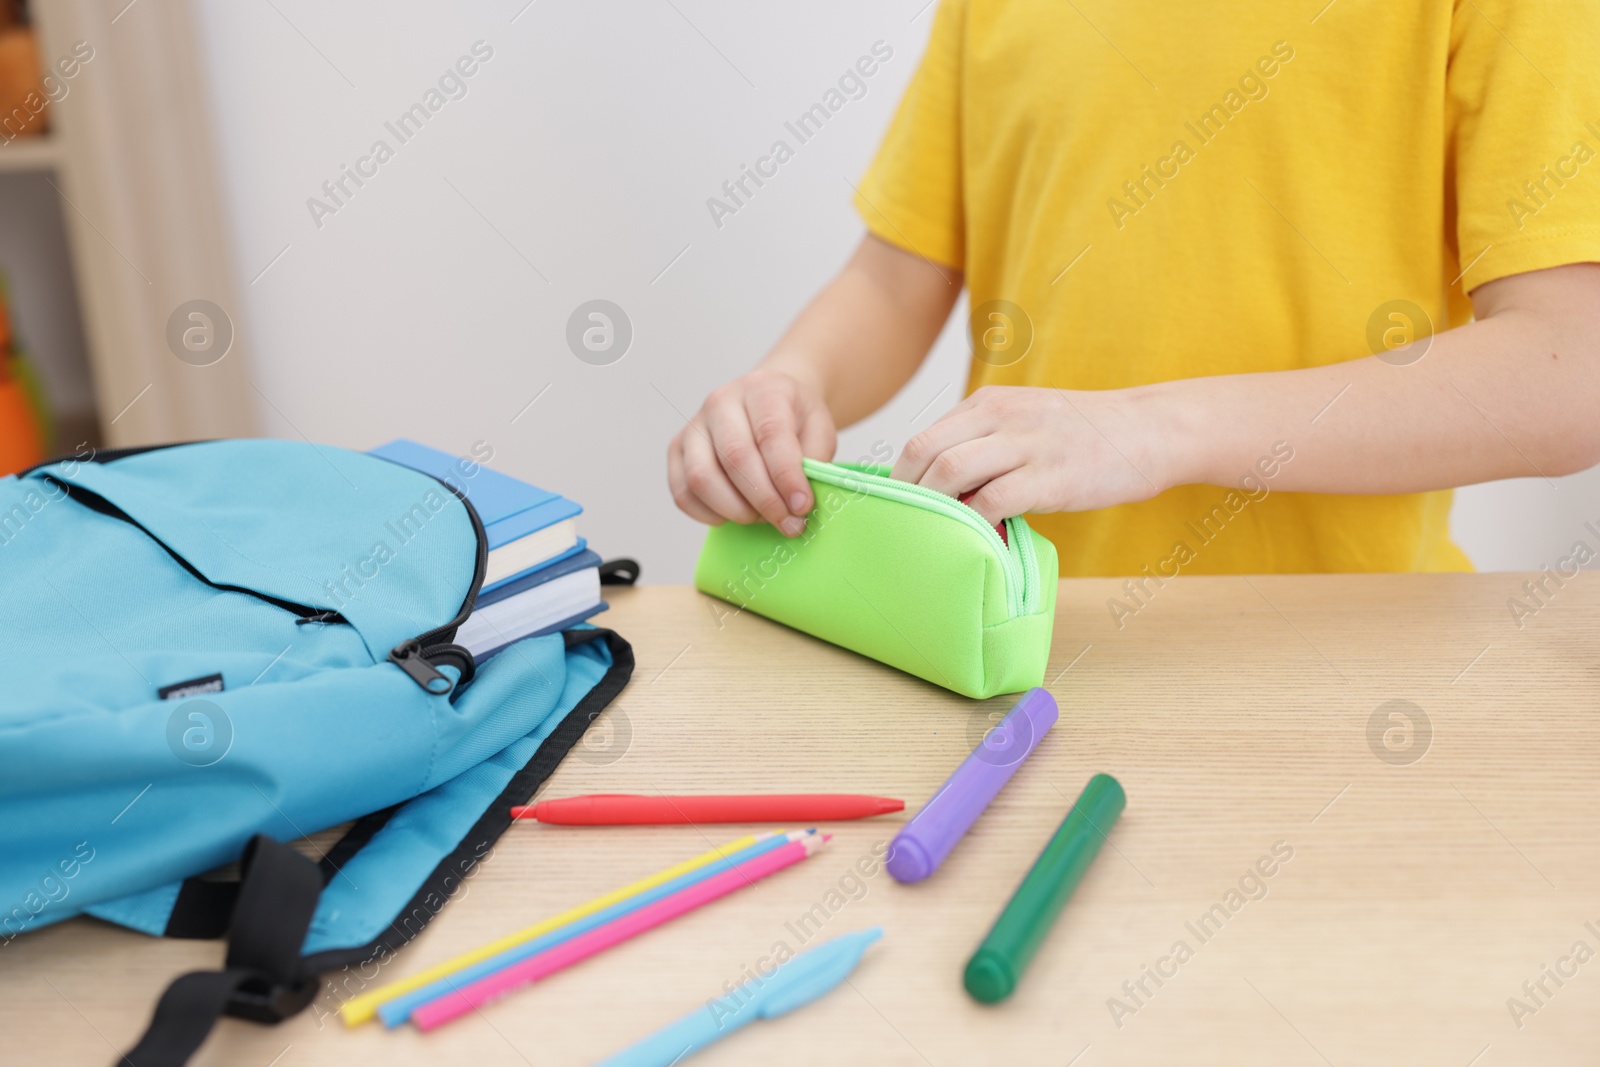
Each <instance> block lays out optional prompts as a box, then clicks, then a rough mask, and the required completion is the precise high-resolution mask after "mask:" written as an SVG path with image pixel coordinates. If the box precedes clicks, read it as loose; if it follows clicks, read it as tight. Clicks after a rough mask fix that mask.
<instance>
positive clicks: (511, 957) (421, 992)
mask: <svg viewBox="0 0 1600 1067" xmlns="http://www.w3.org/2000/svg"><path fill="white" fill-rule="evenodd" d="M814 833H816V830H815V829H810V830H791V831H789V832H788V833H786V834H773V835H772V836H771V837H769V838H766V839H764V840H761V841H757V842H756V843H755V844H753V845H750V846H748V847H746V848H742V849H740V850H739V851H738V852H735V853H732V854H731V855H728V856H724V857H722V858H721V859H719V860H713V861H712V862H711V863H708V864H706V865H705V866H704V867H697V868H695V869H694V870H692V871H689V872H688V873H687V874H680V875H679V876H678V877H676V878H674V879H673V880H672V881H670V882H663V883H662V884H661V885H658V886H656V887H655V888H654V889H649V890H646V891H645V892H643V893H640V894H639V895H638V896H632V897H629V898H628V899H626V900H619V901H617V902H616V903H615V904H613V905H611V906H610V907H609V908H602V909H601V910H599V911H597V912H595V913H594V914H593V915H588V916H585V917H584V918H582V919H579V920H577V921H576V922H571V923H568V924H567V925H566V926H562V927H558V928H557V929H554V930H551V931H550V932H549V933H548V934H544V935H543V936H541V937H536V938H534V939H533V940H532V941H524V942H523V943H522V944H520V945H517V946H516V947H515V948H508V949H506V950H505V951H504V952H501V953H499V954H497V955H494V956H490V957H489V958H488V959H486V960H480V961H479V962H477V963H475V964H473V965H472V966H470V967H464V968H462V969H461V970H459V971H456V972H455V973H454V974H447V975H445V976H444V977H443V978H440V979H439V980H438V981H436V982H430V983H428V984H427V985H425V986H422V987H421V988H420V989H414V990H412V991H411V992H409V993H407V994H405V995H404V996H400V997H395V998H394V999H393V1000H390V1001H386V1002H385V1003H383V1004H380V1005H378V1018H380V1019H382V1020H383V1025H385V1026H387V1027H390V1028H391V1029H392V1028H393V1027H396V1026H399V1025H400V1024H401V1023H403V1022H405V1021H406V1020H407V1019H409V1018H411V1013H412V1012H414V1011H416V1010H417V1009H418V1008H420V1007H422V1006H423V1005H424V1004H426V1003H428V1002H429V1001H430V1000H436V999H438V998H439V997H442V996H445V995H447V994H449V993H452V992H454V991H455V990H457V989H464V988H466V987H467V986H468V985H470V984H472V983H473V982H476V981H477V980H478V979H480V978H484V977H487V976H488V975H491V974H494V973H495V972H496V971H499V970H501V969H502V968H504V967H509V966H510V965H511V964H513V963H517V962H520V961H522V960H525V959H527V958H528V957H529V956H536V955H538V954H539V953H541V952H543V951H545V950H546V949H550V948H554V947H555V946H557V945H559V944H561V943H562V942H563V941H570V940H572V939H573V938H575V937H577V936H578V935H579V934H586V933H588V932H589V931H590V930H593V929H595V928H596V927H599V926H604V925H605V924H606V923H608V922H610V921H611V920H612V919H615V918H617V917H619V916H622V915H626V914H628V913H629V912H631V911H638V910H639V909H640V908H643V907H646V906H648V905H650V904H654V903H655V902H656V901H658V900H663V899H665V898H666V897H670V896H671V895H672V894H674V893H676V892H677V891H678V890H680V889H683V888H685V887H687V886H691V885H694V884H695V883H696V882H701V881H704V880H705V879H707V878H710V877H713V876H714V875H718V874H721V873H722V872H723V871H726V870H730V869H731V868H733V867H736V866H738V865H739V864H741V863H743V862H745V861H746V860H751V859H755V858H756V857H757V856H759V855H761V854H762V853H764V852H771V851H772V850H773V849H776V848H782V847H783V846H784V845H787V844H789V843H790V842H792V841H798V840H800V839H801V838H802V837H806V836H808V835H810V834H814Z"/></svg>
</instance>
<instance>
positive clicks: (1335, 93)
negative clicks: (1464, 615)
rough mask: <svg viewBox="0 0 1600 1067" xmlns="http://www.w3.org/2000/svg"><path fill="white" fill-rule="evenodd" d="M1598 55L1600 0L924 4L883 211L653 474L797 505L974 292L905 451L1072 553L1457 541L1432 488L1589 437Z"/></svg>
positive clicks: (1194, 569)
mask: <svg viewBox="0 0 1600 1067" xmlns="http://www.w3.org/2000/svg"><path fill="white" fill-rule="evenodd" d="M1324 4H1326V6H1323V5H1324ZM1319 7H1320V8H1321V10H1318V8H1319ZM1597 56H1600V2H1596V0H1559V2H1552V3H1548V4H1526V3H1518V2H1517V0H1459V2H1458V3H1451V2H1448V0H1392V2H1388V3H1378V2H1375V0H1372V2H1363V0H1332V2H1327V0H1312V2H1310V3H1308V4H1299V3H1295V4H1286V3H1272V4H1264V3H1260V2H1259V0H1258V2H1245V0H1223V2H1219V3H1211V4H1160V5H1157V4H1155V3H1153V2H1151V0H1143V2H1137V3H1131V2H1123V3H1115V2H1112V0H1010V2H1004V0H942V2H941V4H940V6H939V9H938V11H937V14H936V15H935V22H934V26H933V30H932V35H931V38H930V41H929V44H928V50H927V53H926V55H925V56H924V58H923V60H922V64H921V67H920V68H919V69H918V71H917V73H916V75H915V77H914V79H913V81H912V83H911V85H910V86H909V88H908V89H907V92H906V95H905V97H904V99H903V100H902V101H901V104H900V107H899V111H898V113H897V114H896V116H895V118H894V120H893V123H892V124H891V126H890V128H889V131H888V133H887V135H886V137H885V139H884V142H883V145H882V147H881V148H880V150H879V153H878V156H877V159H876V160H875V161H874V163H873V165H872V167H871V169H870V170H869V171H868V173H867V175H866V177H865V178H864V179H862V181H861V183H860V186H859V193H858V195H857V197H856V207H857V210H858V211H859V212H860V213H861V215H862V218H863V219H864V221H865V222H866V224H867V228H868V230H869V233H868V235H867V236H866V237H865V238H864V239H863V241H862V242H861V245H860V246H859V247H858V248H857V250H856V252H855V254H854V256H853V257H852V258H851V260H850V262H849V263H848V264H847V265H846V266H845V268H844V270H843V271H842V272H841V273H840V274H839V276H838V277H837V278H836V279H834V281H832V282H831V283H830V284H829V285H828V286H827V287H826V288H825V289H824V290H823V291H822V293H821V294H819V295H818V296H817V297H816V299H815V300H814V301H813V302H812V303H811V305H810V306H809V307H807V308H806V309H805V311H803V312H802V313H801V315H800V316H799V318H798V319H797V320H796V321H795V322H794V324H793V325H792V326H791V327H790V329H789V331H788V333H787V334H785V336H784V337H783V338H782V339H781V340H780V341H779V343H778V344H777V346H776V347H775V348H774V349H773V350H772V352H771V353H770V354H769V355H768V356H767V357H766V359H765V360H763V361H762V363H761V364H760V365H759V366H758V367H757V368H756V369H755V370H754V371H752V372H750V373H749V374H746V375H745V376H743V377H741V378H739V379H736V380H735V381H733V382H731V383H729V384H728V385H725V386H723V387H722V388H720V389H718V390H716V391H715V392H714V393H712V394H711V396H710V397H709V398H708V399H707V400H706V402H705V404H704V405H703V406H702V407H701V408H700V410H699V412H698V413H697V414H696V415H695V416H694V418H693V419H692V420H691V423H690V425H689V426H687V427H685V428H684V430H683V431H682V432H681V433H679V434H678V435H677V437H676V438H675V439H674V440H673V442H672V444H671V446H670V449H669V457H668V462H669V479H670V482H671V486H672V491H673V496H674V499H675V500H676V501H677V503H678V505H679V507H681V508H682V509H683V510H684V511H685V512H687V513H688V514H689V515H691V516H693V517H694V518H696V519H699V520H701V521H703V522H707V523H717V522H722V521H725V520H732V521H735V522H754V521H761V520H766V521H768V522H771V523H773V524H774V525H776V526H778V527H779V528H780V529H782V530H783V531H785V532H786V533H788V534H790V535H793V534H796V533H798V532H800V530H801V529H803V521H804V517H805V515H806V513H807V512H808V511H809V510H810V508H811V506H812V503H813V500H812V494H811V492H810V489H809V487H808V484H807V482H806V481H805V478H804V476H803V474H802V471H801V466H800V460H801V457H802V456H813V457H818V458H824V459H825V458H830V457H831V455H832V453H833V449H834V430H835V427H836V426H840V425H848V424H849V423H851V422H854V421H856V420H858V419H860V418H862V417H864V416H866V415H868V414H870V413H871V412H872V411H874V410H875V409H876V408H878V407H879V406H881V405H882V404H883V403H885V402H886V401H887V400H888V399H889V398H890V397H891V396H892V395H893V394H894V393H895V391H896V390H898V389H899V388H900V387H901V386H902V385H904V384H905V382H906V381H907V380H909V379H910V377H911V375H912V374H913V373H914V372H915V370H916V368H917V366H918V365H919V364H920V362H921V361H922V359H923V358H924V356H925V355H926V354H927V351H928V347H929V346H930V344H931V343H932V342H933V340H934V338H935V337H936V336H937V335H938V333H939V330H940V327H941V325H942V324H943V322H944V320H945V318H946V317H947V316H948V314H949V312H950V309H951V308H952V307H953V305H954V304H955V301H956V297H957V294H958V292H959V291H960V289H961V287H962V286H963V284H964V285H965V286H966V287H967V289H968V290H969V293H970V302H971V306H972V308H973V314H972V323H971V331H972V338H973V347H974V359H973V363H972V373H971V378H970V381H969V385H968V389H969V395H968V396H967V398H966V399H965V400H964V401H963V402H962V403H960V404H959V405H957V406H956V407H955V409H954V410H952V411H950V412H949V413H948V414H946V415H945V416H943V417H942V418H940V419H939V420H938V421H937V422H935V423H933V424H932V425H931V426H930V427H929V428H927V429H926V430H924V431H922V432H921V433H918V434H917V435H916V436H914V437H912V438H911V439H910V441H909V442H907V444H906V446H905V448H904V449H903V450H902V452H901V453H900V456H899V458H898V460H897V462H896V463H895V466H894V476H895V477H897V478H903V479H906V480H908V481H913V482H918V483H920V484H922V485H926V486H930V487H932V488H935V489H938V490H941V491H943V492H946V493H949V494H950V495H952V496H958V495H961V494H964V493H966V492H968V491H971V490H977V493H976V495H975V496H974V497H973V498H972V500H971V504H972V506H973V507H975V508H976V509H977V510H978V511H979V512H981V513H982V514H983V515H984V516H985V517H986V518H988V519H990V520H991V521H994V520H999V519H1001V518H1004V517H1005V516H1008V515H1015V514H1021V513H1029V521H1030V522H1031V523H1032V524H1033V525H1034V526H1035V528H1036V529H1038V530H1039V531H1040V532H1041V533H1043V534H1045V535H1046V536H1048V537H1050V538H1051V539H1052V540H1053V541H1054V542H1055V544H1056V546H1057V548H1058V550H1059V553H1060V558H1061V571H1062V573H1063V574H1064V575H1066V574H1073V575H1090V574H1101V575H1121V574H1136V573H1140V572H1141V571H1142V570H1144V569H1145V568H1150V569H1151V571H1153V572H1154V573H1159V574H1163V575H1166V576H1171V575H1172V574H1175V573H1178V571H1180V570H1181V571H1183V572H1184V573H1238V572H1270V571H1278V572H1297V571H1358V570H1373V571H1432V570H1460V569H1467V568H1470V563H1469V562H1468V560H1467V559H1466V557H1465V556H1464V555H1463V554H1462V552H1461V551H1460V549H1458V548H1457V547H1456V546H1455V545H1454V544H1453V543H1452V542H1451V540H1450V536H1449V514H1450V503H1451V493H1450V489H1451V488H1452V487H1454V486H1458V485H1467V484H1470V483H1474V482H1481V481H1487V480H1490V479H1497V478H1512V477H1545V478H1551V477H1555V476H1557V475H1561V474H1568V473H1572V472H1575V471H1579V470H1582V469H1584V468H1587V467H1589V466H1591V465H1593V464H1595V463H1596V462H1600V418H1597V417H1596V412H1597V407H1596V401H1597V400H1600V263H1597V262H1596V261H1600V162H1596V155H1597V154H1600V63H1597V62H1596V57H1597ZM1591 171H1592V173H1591ZM1147 573H1149V572H1147Z"/></svg>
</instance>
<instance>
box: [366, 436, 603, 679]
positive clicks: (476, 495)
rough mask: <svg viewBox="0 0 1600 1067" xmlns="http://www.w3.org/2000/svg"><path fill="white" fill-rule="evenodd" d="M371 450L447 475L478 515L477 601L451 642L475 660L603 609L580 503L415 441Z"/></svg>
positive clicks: (596, 563)
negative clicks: (480, 566) (484, 539)
mask: <svg viewBox="0 0 1600 1067" xmlns="http://www.w3.org/2000/svg"><path fill="white" fill-rule="evenodd" d="M372 454H373V455H375V456H382V457H383V458H384V459H387V460H390V461H391V462H394V463H399V464H403V465H404V466H407V467H410V468H412V469H413V470H419V471H422V472H424V473H426V474H431V475H433V476H434V477H435V478H439V479H441V480H443V481H445V482H447V483H448V484H449V485H451V486H452V487H454V488H455V489H456V490H457V491H458V492H460V493H461V494H462V495H463V496H465V497H466V498H467V499H468V500H470V501H471V502H472V506H473V507H474V508H476V509H477V512H478V517H479V518H480V519H482V520H483V527H484V530H485V532H486V533H487V534H488V535H489V563H488V569H487V570H486V571H485V572H484V577H483V589H482V591H481V592H480V593H479V594H478V602H477V605H476V607H474V608H473V611H472V614H471V615H470V616H468V617H467V621H466V622H465V623H463V624H462V625H461V628H460V630H458V631H457V632H456V644H458V645H462V646H464V647H465V648H466V649H467V650H468V651H470V652H471V653H472V655H473V656H474V657H475V658H476V659H477V660H478V661H479V662H482V661H483V660H485V659H487V658H488V657H490V656H492V655H494V654H495V653H496V652H499V651H500V650H501V649H503V648H505V647H506V646H507V645H509V644H511V643H512V642H513V641H520V640H522V639H523V638H524V637H537V636H538V635H540V634H547V633H554V632H555V631H557V630H564V629H566V628H567V627H568V626H572V625H574V624H576V623H580V622H582V621H584V620H585V619H587V618H589V617H590V616H592V615H596V614H598V613H600V612H602V611H604V610H605V609H606V602H605V601H603V600H601V599H600V557H599V556H598V555H596V554H595V553H593V552H591V551H589V548H588V545H587V544H586V543H585V542H584V540H583V538H581V537H579V536H578V527H577V523H576V522H575V521H574V520H575V519H576V518H577V516H578V515H579V514H580V513H581V512H582V511H583V509H582V508H580V507H579V506H578V505H577V504H575V503H573V502H572V501H570V500H568V499H567V498H566V497H564V496H562V495H561V494H559V493H552V492H549V491H548V490H545V489H540V488H539V487H538V486H535V485H530V484H528V483H527V482H524V481H521V480H519V479H517V478H512V477H511V476H509V475H506V474H501V473H500V472H499V471H494V470H490V469H489V468H488V467H485V466H483V465H482V464H480V463H478V462H476V461H474V460H470V459H465V458H462V457H457V456H452V455H449V454H448V453H445V452H440V451H439V450H438V449H434V448H429V447H427V446H426V445H419V444H417V443H416V442H415V441H407V440H399V441H391V442H389V443H388V444H386V445H384V446H382V447H381V448H374V449H373V450H372ZM469 472H470V473H469Z"/></svg>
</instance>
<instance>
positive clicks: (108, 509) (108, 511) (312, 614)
mask: <svg viewBox="0 0 1600 1067" xmlns="http://www.w3.org/2000/svg"><path fill="white" fill-rule="evenodd" d="M40 477H41V478H42V479H43V480H44V481H47V482H49V483H50V484H51V485H54V486H56V487H57V488H59V489H60V490H61V491H62V492H63V493H65V494H66V495H67V496H69V497H71V498H73V499H75V500H77V501H78V503H80V504H82V505H83V506H84V507H86V508H88V509H89V510H90V511H93V512H96V513H98V514H101V515H104V516H106V517H107V518H112V519H117V520H119V521H121V522H125V523H127V524H128V525H129V526H132V527H133V528H134V529H136V530H138V531H139V532H140V533H142V534H144V535H145V536H146V537H148V538H149V539H150V540H151V541H152V542H154V543H155V544H157V545H159V546H161V548H162V549H163V550H164V551H165V552H166V553H167V555H169V556H171V557H172V558H173V559H174V560H175V561H176V562H177V564H178V566H180V567H182V568H183V569H184V570H186V571H188V572H189V573H190V574H191V575H193V576H194V577H195V578H196V579H198V580H199V581H200V582H202V583H204V584H205V585H209V586H210V587H211V588H213V589H220V590H223V591H224V592H228V593H243V594H244V595H245V596H250V597H255V598H256V599H257V600H264V601H266V602H267V603H268V604H271V605H272V606H273V607H276V608H281V609H282V610H284V611H287V612H289V613H290V614H291V615H294V616H296V619H295V624H296V625H299V624H301V623H308V622H324V623H338V624H342V625H344V626H348V625H350V620H349V619H347V618H345V617H344V616H343V615H341V614H339V613H338V612H337V611H332V610H330V609H328V608H315V607H312V606H310V605H309V604H300V603H296V602H295V601H293V600H283V599H281V598H279V597H275V596H269V595H268V594H266V593H263V592H260V591H259V590H255V589H247V588H245V587H244V586H242V585H226V584H224V583H222V582H213V581H212V580H211V579H210V578H207V577H206V576H205V575H204V574H201V573H200V571H199V570H198V569H197V568H196V567H195V565H194V564H192V563H190V562H189V561H188V560H186V559H184V558H183V557H182V556H181V555H179V554H178V553H177V552H176V551H174V550H173V548H172V546H171V545H169V544H167V543H166V542H165V541H163V540H162V539H161V538H159V537H157V536H156V535H155V534H153V533H151V532H150V530H149V528H148V527H146V526H145V525H144V524H143V523H141V522H140V521H139V520H138V519H136V518H134V517H133V516H132V515H129V514H128V513H127V512H126V511H123V510H122V509H121V508H120V507H118V506H117V505H115V504H113V503H112V502H111V501H109V500H107V499H106V498H105V497H103V496H101V495H100V494H99V493H97V492H95V491H94V490H93V489H85V488H84V487H83V486H81V485H73V484H72V483H71V482H66V481H62V480H61V479H60V478H57V477H56V476H55V475H53V474H45V475H41V476H40Z"/></svg>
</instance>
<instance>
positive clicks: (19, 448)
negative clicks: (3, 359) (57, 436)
mask: <svg viewBox="0 0 1600 1067" xmlns="http://www.w3.org/2000/svg"><path fill="white" fill-rule="evenodd" d="M43 437H44V435H43V434H42V433H41V432H40V430H39V421H38V419H37V418H36V417H35V416H34V413H33V403H32V401H31V400H30V398H29V396H28V390H27V388H26V387H25V386H24V385H23V383H22V382H21V381H20V380H19V379H17V378H15V377H13V376H12V375H11V373H10V371H9V370H0V475H6V474H15V473H16V472H17V471H20V470H23V469H25V468H27V467H31V466H33V465H34V464H35V463H43V462H44V458H45V456H44V445H43Z"/></svg>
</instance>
